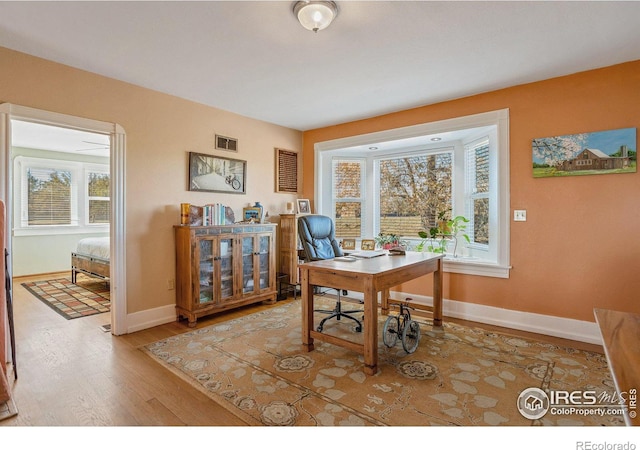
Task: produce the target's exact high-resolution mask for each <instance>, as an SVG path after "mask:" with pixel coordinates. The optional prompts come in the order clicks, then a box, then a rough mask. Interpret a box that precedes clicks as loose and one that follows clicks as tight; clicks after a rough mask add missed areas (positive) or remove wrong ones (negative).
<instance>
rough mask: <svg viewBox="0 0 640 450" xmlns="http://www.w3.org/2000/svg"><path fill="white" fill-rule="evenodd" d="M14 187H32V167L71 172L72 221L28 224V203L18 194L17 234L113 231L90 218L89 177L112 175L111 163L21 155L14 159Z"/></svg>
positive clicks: (22, 189)
mask: <svg viewBox="0 0 640 450" xmlns="http://www.w3.org/2000/svg"><path fill="white" fill-rule="evenodd" d="M13 168H14V175H15V177H14V183H15V184H14V190H15V192H20V193H22V192H25V190H26V189H28V187H27V186H26V184H27V183H28V177H27V170H29V168H45V169H53V170H65V171H68V172H70V173H71V177H72V181H71V205H70V206H71V223H70V224H68V225H28V219H27V217H28V212H27V211H26V208H28V206H27V205H26V204H25V203H24V198H23V195H22V194H21V195H18V196H17V197H16V204H15V207H14V221H13V223H14V228H13V233H14V235H15V236H36V235H57V234H77V233H97V232H100V233H102V232H109V224H108V223H106V224H90V223H89V221H88V214H89V211H88V206H89V195H88V194H89V192H88V183H87V177H88V174H89V173H106V174H109V175H110V170H109V164H100V163H95V162H83V161H71V160H65V159H55V158H44V157H37V156H27V155H18V156H16V157H15V158H14V161H13Z"/></svg>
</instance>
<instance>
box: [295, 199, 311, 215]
mask: <svg viewBox="0 0 640 450" xmlns="http://www.w3.org/2000/svg"><path fill="white" fill-rule="evenodd" d="M298 214H311V202H310V201H309V199H306V198H299V199H298Z"/></svg>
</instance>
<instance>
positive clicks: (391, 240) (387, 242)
mask: <svg viewBox="0 0 640 450" xmlns="http://www.w3.org/2000/svg"><path fill="white" fill-rule="evenodd" d="M374 239H375V241H376V244H378V245H379V246H380V247H381V248H382V249H384V250H389V249H390V248H393V247H399V246H402V241H401V240H400V236H398V235H397V234H393V233H382V232H381V233H379V234H378V235H377V236H376V237H375V238H374Z"/></svg>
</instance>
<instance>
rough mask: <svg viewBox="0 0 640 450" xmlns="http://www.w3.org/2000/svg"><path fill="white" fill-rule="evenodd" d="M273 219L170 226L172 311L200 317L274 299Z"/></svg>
mask: <svg viewBox="0 0 640 450" xmlns="http://www.w3.org/2000/svg"><path fill="white" fill-rule="evenodd" d="M275 228H276V224H238V225H221V226H212V227H191V226H184V225H180V226H175V227H174V229H175V241H176V314H177V318H178V319H180V318H181V317H186V318H187V319H188V321H189V326H192V327H193V326H195V324H196V321H197V320H198V318H199V317H202V316H206V315H209V314H214V313H216V312H220V311H224V310H227V309H231V308H237V307H239V306H243V305H248V304H250V303H256V302H261V301H268V302H270V303H274V302H275V301H276V295H277V290H276V265H275Z"/></svg>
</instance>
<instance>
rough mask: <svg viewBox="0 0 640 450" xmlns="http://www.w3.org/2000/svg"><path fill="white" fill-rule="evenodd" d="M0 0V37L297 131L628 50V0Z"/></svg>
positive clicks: (2, 42)
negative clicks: (326, 15) (327, 7)
mask: <svg viewBox="0 0 640 450" xmlns="http://www.w3.org/2000/svg"><path fill="white" fill-rule="evenodd" d="M337 3H338V7H339V14H338V17H337V19H336V20H335V21H334V23H333V24H332V25H331V26H330V27H329V28H327V29H326V30H323V31H320V32H318V33H317V34H316V33H313V32H310V31H307V30H305V29H304V28H302V26H301V25H300V24H299V23H298V22H297V21H296V19H295V17H294V16H293V13H292V5H293V2H292V1H281V2H272V1H259V2H249V1H226V2H223V1H196V2H180V1H179V2H170V1H162V2H155V1H142V2H127V1H117V2H97V1H90V2H79V1H64V2H58V1H47V2H31V1H29V2H5V1H0V46H4V47H8V48H11V49H15V50H19V51H22V52H25V53H29V54H32V55H35V56H39V57H43V58H46V59H49V60H53V61H57V62H60V63H63V64H67V65H70V66H73V67H77V68H80V69H84V70H88V71H90V72H95V73H98V74H102V75H106V76H108V77H112V78H116V79H119V80H123V81H126V82H130V83H133V84H136V85H139V86H144V87H147V88H151V89H154V90H157V91H161V92H165V93H168V94H172V95H176V96H179V97H182V98H185V99H190V100H193V101H196V102H200V103H203V104H207V105H211V106H214V107H217V108H221V109H224V110H227V111H231V112H235V113H238V114H241V115H243V116H247V117H253V118H256V119H260V120H264V121H267V122H270V123H274V124H279V125H282V126H286V127H290V128H294V129H298V130H308V129H313V128H318V127H324V126H329V125H334V124H338V123H343V122H346V121H351V120H356V119H362V118H367V117H371V116H375V115H379V114H384V113H389V112H394V111H398V110H404V109H407V108H411V107H416V106H421V105H425V104H431V103H434V102H440V101H446V100H450V99H454V98H459V97H464V96H468V95H472V94H477V93H481V92H486V91H491V90H495V89H499V88H503V87H508V86H513V85H518V84H522V83H527V82H532V81H537V80H541V79H547V78H551V77H555V76H560V75H565V74H570V73H575V72H579V71H584V70H588V69H592V68H596V67H604V66H608V65H612V64H616V63H620V62H624V61H631V60H637V59H640V26H638V23H639V19H640V2H636V1H623V2H613V1H603V2H584V1H570V2H559V1H546V2H527V1H501V2H482V1H472V2H458V1H445V2H433V1H414V2H403V1H368V2H360V1H338V2H337Z"/></svg>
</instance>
